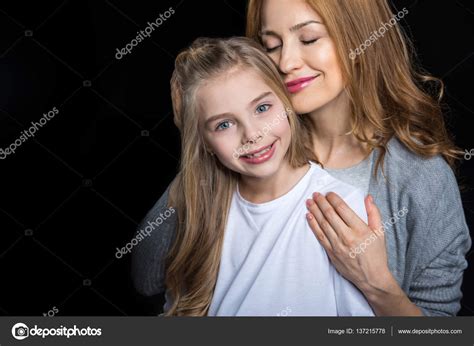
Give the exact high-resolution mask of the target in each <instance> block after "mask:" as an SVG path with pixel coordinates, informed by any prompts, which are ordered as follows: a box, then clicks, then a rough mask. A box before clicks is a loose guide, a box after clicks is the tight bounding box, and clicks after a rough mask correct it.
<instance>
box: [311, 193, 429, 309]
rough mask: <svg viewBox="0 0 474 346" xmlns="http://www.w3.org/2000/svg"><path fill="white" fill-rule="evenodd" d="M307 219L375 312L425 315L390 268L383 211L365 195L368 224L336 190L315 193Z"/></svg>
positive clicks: (333, 259) (331, 255) (333, 261)
mask: <svg viewBox="0 0 474 346" xmlns="http://www.w3.org/2000/svg"><path fill="white" fill-rule="evenodd" d="M306 205H307V208H308V210H309V213H308V214H307V220H308V223H309V225H310V227H311V229H312V230H313V232H314V234H315V235H316V238H317V239H318V241H319V242H320V243H321V245H322V246H323V247H324V248H325V250H326V253H327V254H328V256H329V259H330V260H331V262H332V264H333V265H334V267H335V268H336V269H337V271H338V272H339V273H340V274H341V275H342V276H344V277H345V278H346V279H347V280H349V281H351V282H352V283H353V284H354V285H356V286H357V287H358V288H359V289H360V290H361V291H362V293H363V294H364V295H365V297H366V298H367V300H368V302H369V304H370V305H371V306H372V308H373V309H374V312H375V313H376V315H399V316H400V315H418V316H420V315H422V313H421V310H420V309H418V308H417V307H416V306H415V305H414V304H413V303H411V302H410V300H409V299H408V297H407V296H406V295H405V293H404V292H403V290H402V289H401V288H400V286H399V285H398V283H397V282H396V280H395V278H394V277H393V275H392V274H391V272H390V270H389V268H388V262H387V251H386V248H385V235H384V230H383V226H382V220H381V216H380V212H379V210H378V208H377V206H376V205H375V204H374V203H373V199H372V196H370V195H369V196H367V197H366V198H365V207H366V210H367V217H368V224H366V223H365V222H364V221H363V220H361V219H360V218H359V217H358V216H357V214H356V213H355V212H354V211H353V210H352V209H351V208H350V207H349V206H348V205H347V204H346V203H345V202H344V201H343V200H342V198H340V197H339V196H338V195H337V194H335V193H333V192H330V193H328V194H327V196H326V197H325V196H323V195H321V194H318V193H315V194H313V199H308V200H307V202H306Z"/></svg>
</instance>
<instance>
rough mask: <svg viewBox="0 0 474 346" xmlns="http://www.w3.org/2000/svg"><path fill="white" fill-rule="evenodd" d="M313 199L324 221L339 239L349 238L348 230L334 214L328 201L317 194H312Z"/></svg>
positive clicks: (335, 213) (337, 215)
mask: <svg viewBox="0 0 474 346" xmlns="http://www.w3.org/2000/svg"><path fill="white" fill-rule="evenodd" d="M336 196H337V195H336ZM313 199H314V201H315V202H316V205H317V206H318V207H319V210H321V212H322V215H323V217H324V219H325V220H327V222H328V223H329V225H330V226H331V228H332V229H333V230H334V231H336V233H337V235H338V236H339V237H340V238H343V237H346V236H348V237H349V238H350V237H351V234H348V231H350V229H349V228H348V227H347V225H346V223H345V222H344V220H343V219H342V218H341V217H340V216H339V214H338V213H337V212H336V210H335V209H334V207H333V206H332V205H331V204H330V203H329V201H328V199H327V198H326V197H325V196H323V195H321V194H318V193H314V194H313ZM341 201H342V200H341ZM342 203H344V201H342ZM351 212H352V210H351ZM318 221H319V220H318Z"/></svg>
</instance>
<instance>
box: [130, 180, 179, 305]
mask: <svg viewBox="0 0 474 346" xmlns="http://www.w3.org/2000/svg"><path fill="white" fill-rule="evenodd" d="M169 189H170V187H169V186H168V188H167V189H166V191H165V192H164V193H163V195H162V196H161V197H160V199H159V200H158V202H156V204H155V205H154V206H153V208H152V209H151V210H150V211H149V212H148V214H147V215H146V216H145V218H144V219H143V220H142V222H141V223H140V225H139V226H138V230H137V233H136V236H135V237H136V238H138V237H139V234H141V235H142V236H141V237H140V238H141V239H142V240H140V241H139V243H138V245H137V246H135V248H133V249H132V280H133V284H134V286H135V289H136V290H137V291H138V292H139V293H140V294H142V295H145V296H153V295H155V294H158V293H162V292H163V291H164V289H165V285H164V281H165V258H166V255H167V254H168V251H169V249H170V248H171V244H172V241H173V240H174V237H175V233H176V222H177V216H176V215H177V212H176V210H175V209H174V208H173V207H168V193H169Z"/></svg>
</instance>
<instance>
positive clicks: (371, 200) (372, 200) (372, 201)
mask: <svg viewBox="0 0 474 346" xmlns="http://www.w3.org/2000/svg"><path fill="white" fill-rule="evenodd" d="M369 203H370V204H374V199H373V198H372V195H369Z"/></svg>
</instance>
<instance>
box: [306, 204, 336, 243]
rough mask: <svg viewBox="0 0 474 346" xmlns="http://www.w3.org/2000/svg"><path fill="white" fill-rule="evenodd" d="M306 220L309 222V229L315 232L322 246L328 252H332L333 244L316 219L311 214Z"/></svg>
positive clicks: (307, 215)
mask: <svg viewBox="0 0 474 346" xmlns="http://www.w3.org/2000/svg"><path fill="white" fill-rule="evenodd" d="M306 220H308V224H309V227H311V230H312V231H313V233H314V235H315V236H316V239H318V241H319V242H320V243H321V245H322V246H323V247H324V248H325V249H326V251H329V252H330V251H332V246H331V243H330V242H329V239H328V238H327V237H326V235H325V234H324V232H323V231H322V229H321V228H320V227H319V225H318V222H317V221H316V219H315V218H314V215H313V214H311V212H309V213H307V214H306Z"/></svg>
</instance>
